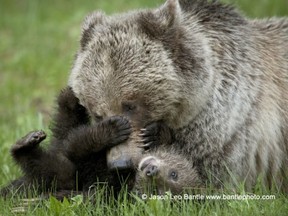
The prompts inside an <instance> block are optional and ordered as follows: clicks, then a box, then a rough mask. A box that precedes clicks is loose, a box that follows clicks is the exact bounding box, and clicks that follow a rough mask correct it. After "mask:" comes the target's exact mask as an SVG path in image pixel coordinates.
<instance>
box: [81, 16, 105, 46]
mask: <svg viewBox="0 0 288 216" xmlns="http://www.w3.org/2000/svg"><path fill="white" fill-rule="evenodd" d="M106 22H107V18H106V16H105V14H104V13H103V12H99V11H96V12H93V13H91V14H89V15H87V16H86V17H85V19H84V21H83V23H82V34H81V40H80V44H81V48H82V49H84V48H85V46H86V45H87V43H88V42H89V41H90V39H91V37H92V35H93V27H95V26H97V25H103V24H105V23H106Z"/></svg>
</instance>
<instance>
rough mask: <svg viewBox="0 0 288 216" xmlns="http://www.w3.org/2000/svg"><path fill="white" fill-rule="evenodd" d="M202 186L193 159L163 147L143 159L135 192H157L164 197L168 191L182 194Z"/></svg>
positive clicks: (139, 167)
mask: <svg viewBox="0 0 288 216" xmlns="http://www.w3.org/2000/svg"><path fill="white" fill-rule="evenodd" d="M201 186H203V183H202V181H201V177H200V176H199V175H198V171H197V169H195V167H194V166H193V161H192V160H191V158H190V159H187V158H185V157H183V154H181V153H180V152H178V151H177V150H175V149H174V148H173V147H172V148H171V147H168V148H167V146H163V147H161V148H158V149H157V150H155V151H153V152H149V153H147V154H145V155H144V156H143V158H142V159H141V161H140V163H139V166H138V170H137V173H136V182H135V185H134V190H135V192H136V193H138V194H139V193H140V194H143V193H146V194H150V193H153V192H156V193H157V194H162V195H164V194H165V192H166V191H170V192H171V193H172V194H181V193H183V192H184V191H186V192H187V191H188V190H193V189H197V188H199V187H201ZM146 190H148V191H146ZM149 190H152V191H149ZM153 190H156V191H153Z"/></svg>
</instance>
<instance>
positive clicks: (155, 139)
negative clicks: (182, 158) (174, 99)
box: [138, 121, 172, 151]
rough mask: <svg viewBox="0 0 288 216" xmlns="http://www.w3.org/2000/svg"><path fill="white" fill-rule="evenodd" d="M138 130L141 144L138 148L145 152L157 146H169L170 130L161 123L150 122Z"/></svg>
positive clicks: (170, 140) (170, 139)
mask: <svg viewBox="0 0 288 216" xmlns="http://www.w3.org/2000/svg"><path fill="white" fill-rule="evenodd" d="M140 130H141V133H140V134H139V136H140V138H141V141H140V142H141V143H140V145H138V147H139V148H143V149H144V150H146V151H147V150H150V149H152V148H154V147H157V146H159V145H163V144H170V143H171V142H172V135H171V130H170V128H169V127H168V126H167V125H166V124H165V123H163V122H162V121H156V122H152V123H150V124H148V125H147V126H146V127H145V128H142V129H140Z"/></svg>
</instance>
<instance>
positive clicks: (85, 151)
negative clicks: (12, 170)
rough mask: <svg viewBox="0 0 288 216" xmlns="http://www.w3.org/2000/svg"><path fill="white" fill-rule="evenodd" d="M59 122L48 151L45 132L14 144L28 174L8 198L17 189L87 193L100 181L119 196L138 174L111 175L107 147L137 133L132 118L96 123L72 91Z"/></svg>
mask: <svg viewBox="0 0 288 216" xmlns="http://www.w3.org/2000/svg"><path fill="white" fill-rule="evenodd" d="M54 122H55V124H54V125H53V128H52V132H53V137H52V139H51V143H50V145H49V148H48V149H47V150H44V149H43V148H41V147H40V146H39V144H40V143H41V141H43V140H44V139H45V138H46V134H45V133H44V132H43V131H33V132H30V133H28V134H27V135H26V136H24V137H23V138H21V139H20V140H18V141H17V142H16V144H15V145H13V146H12V148H11V153H12V156H13V158H14V160H15V161H16V162H17V164H19V165H20V167H21V168H22V170H23V172H24V176H23V177H22V178H20V179H17V180H15V181H14V182H12V183H11V184H10V185H8V186H7V187H6V188H4V189H2V190H1V195H2V196H7V195H9V194H10V192H11V191H12V192H13V191H15V190H16V189H17V190H18V192H19V190H20V191H22V192H26V191H27V189H31V187H34V188H35V189H36V190H37V191H39V192H42V191H43V192H45V191H47V190H48V191H51V190H52V191H53V190H56V192H57V191H58V192H59V191H65V190H66V191H67V192H69V191H70V192H69V193H71V190H74V191H76V190H77V191H78V190H80V191H84V192H87V191H88V190H89V187H90V186H91V185H93V184H94V183H97V182H98V183H100V184H104V185H108V186H109V187H111V188H113V189H114V192H115V194H117V192H119V191H120V189H121V183H123V182H124V181H125V180H127V179H128V176H129V175H130V176H129V178H131V179H132V178H133V172H131V173H121V174H120V173H116V172H110V171H109V170H108V168H107V160H106V151H107V149H109V148H110V147H112V146H115V145H117V144H119V143H122V142H123V141H125V140H127V139H128V137H129V135H130V133H131V127H130V123H129V121H128V120H126V119H125V118H123V117H117V116H114V117H111V118H107V119H104V120H101V121H98V122H97V123H94V124H93V125H91V124H90V119H89V117H88V115H87V113H86V109H85V108H84V107H83V106H81V105H79V103H78V99H77V98H76V97H75V96H74V94H73V92H72V91H71V89H70V88H66V89H64V90H63V91H62V92H61V94H60V95H59V97H58V110H57V113H56V115H55V118H54ZM121 181H122V182H121ZM69 193H68V195H69ZM64 195H65V194H64ZM66 195H67V193H66Z"/></svg>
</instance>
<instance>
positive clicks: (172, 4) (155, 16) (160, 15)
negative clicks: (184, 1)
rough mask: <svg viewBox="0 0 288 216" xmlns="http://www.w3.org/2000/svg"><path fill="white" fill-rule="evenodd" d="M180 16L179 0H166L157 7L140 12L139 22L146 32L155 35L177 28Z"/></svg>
mask: <svg viewBox="0 0 288 216" xmlns="http://www.w3.org/2000/svg"><path fill="white" fill-rule="evenodd" d="M182 16H183V15H182V11H181V7H180V4H179V0H167V1H166V2H165V4H164V5H163V6H162V7H160V8H159V9H157V10H154V11H150V12H144V13H142V16H141V17H140V19H139V22H140V24H141V26H142V27H143V29H144V31H145V32H146V33H147V34H149V35H151V36H155V37H157V36H161V35H163V34H165V32H169V30H171V29H175V28H177V27H178V26H179V24H180V22H181V19H182Z"/></svg>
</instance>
